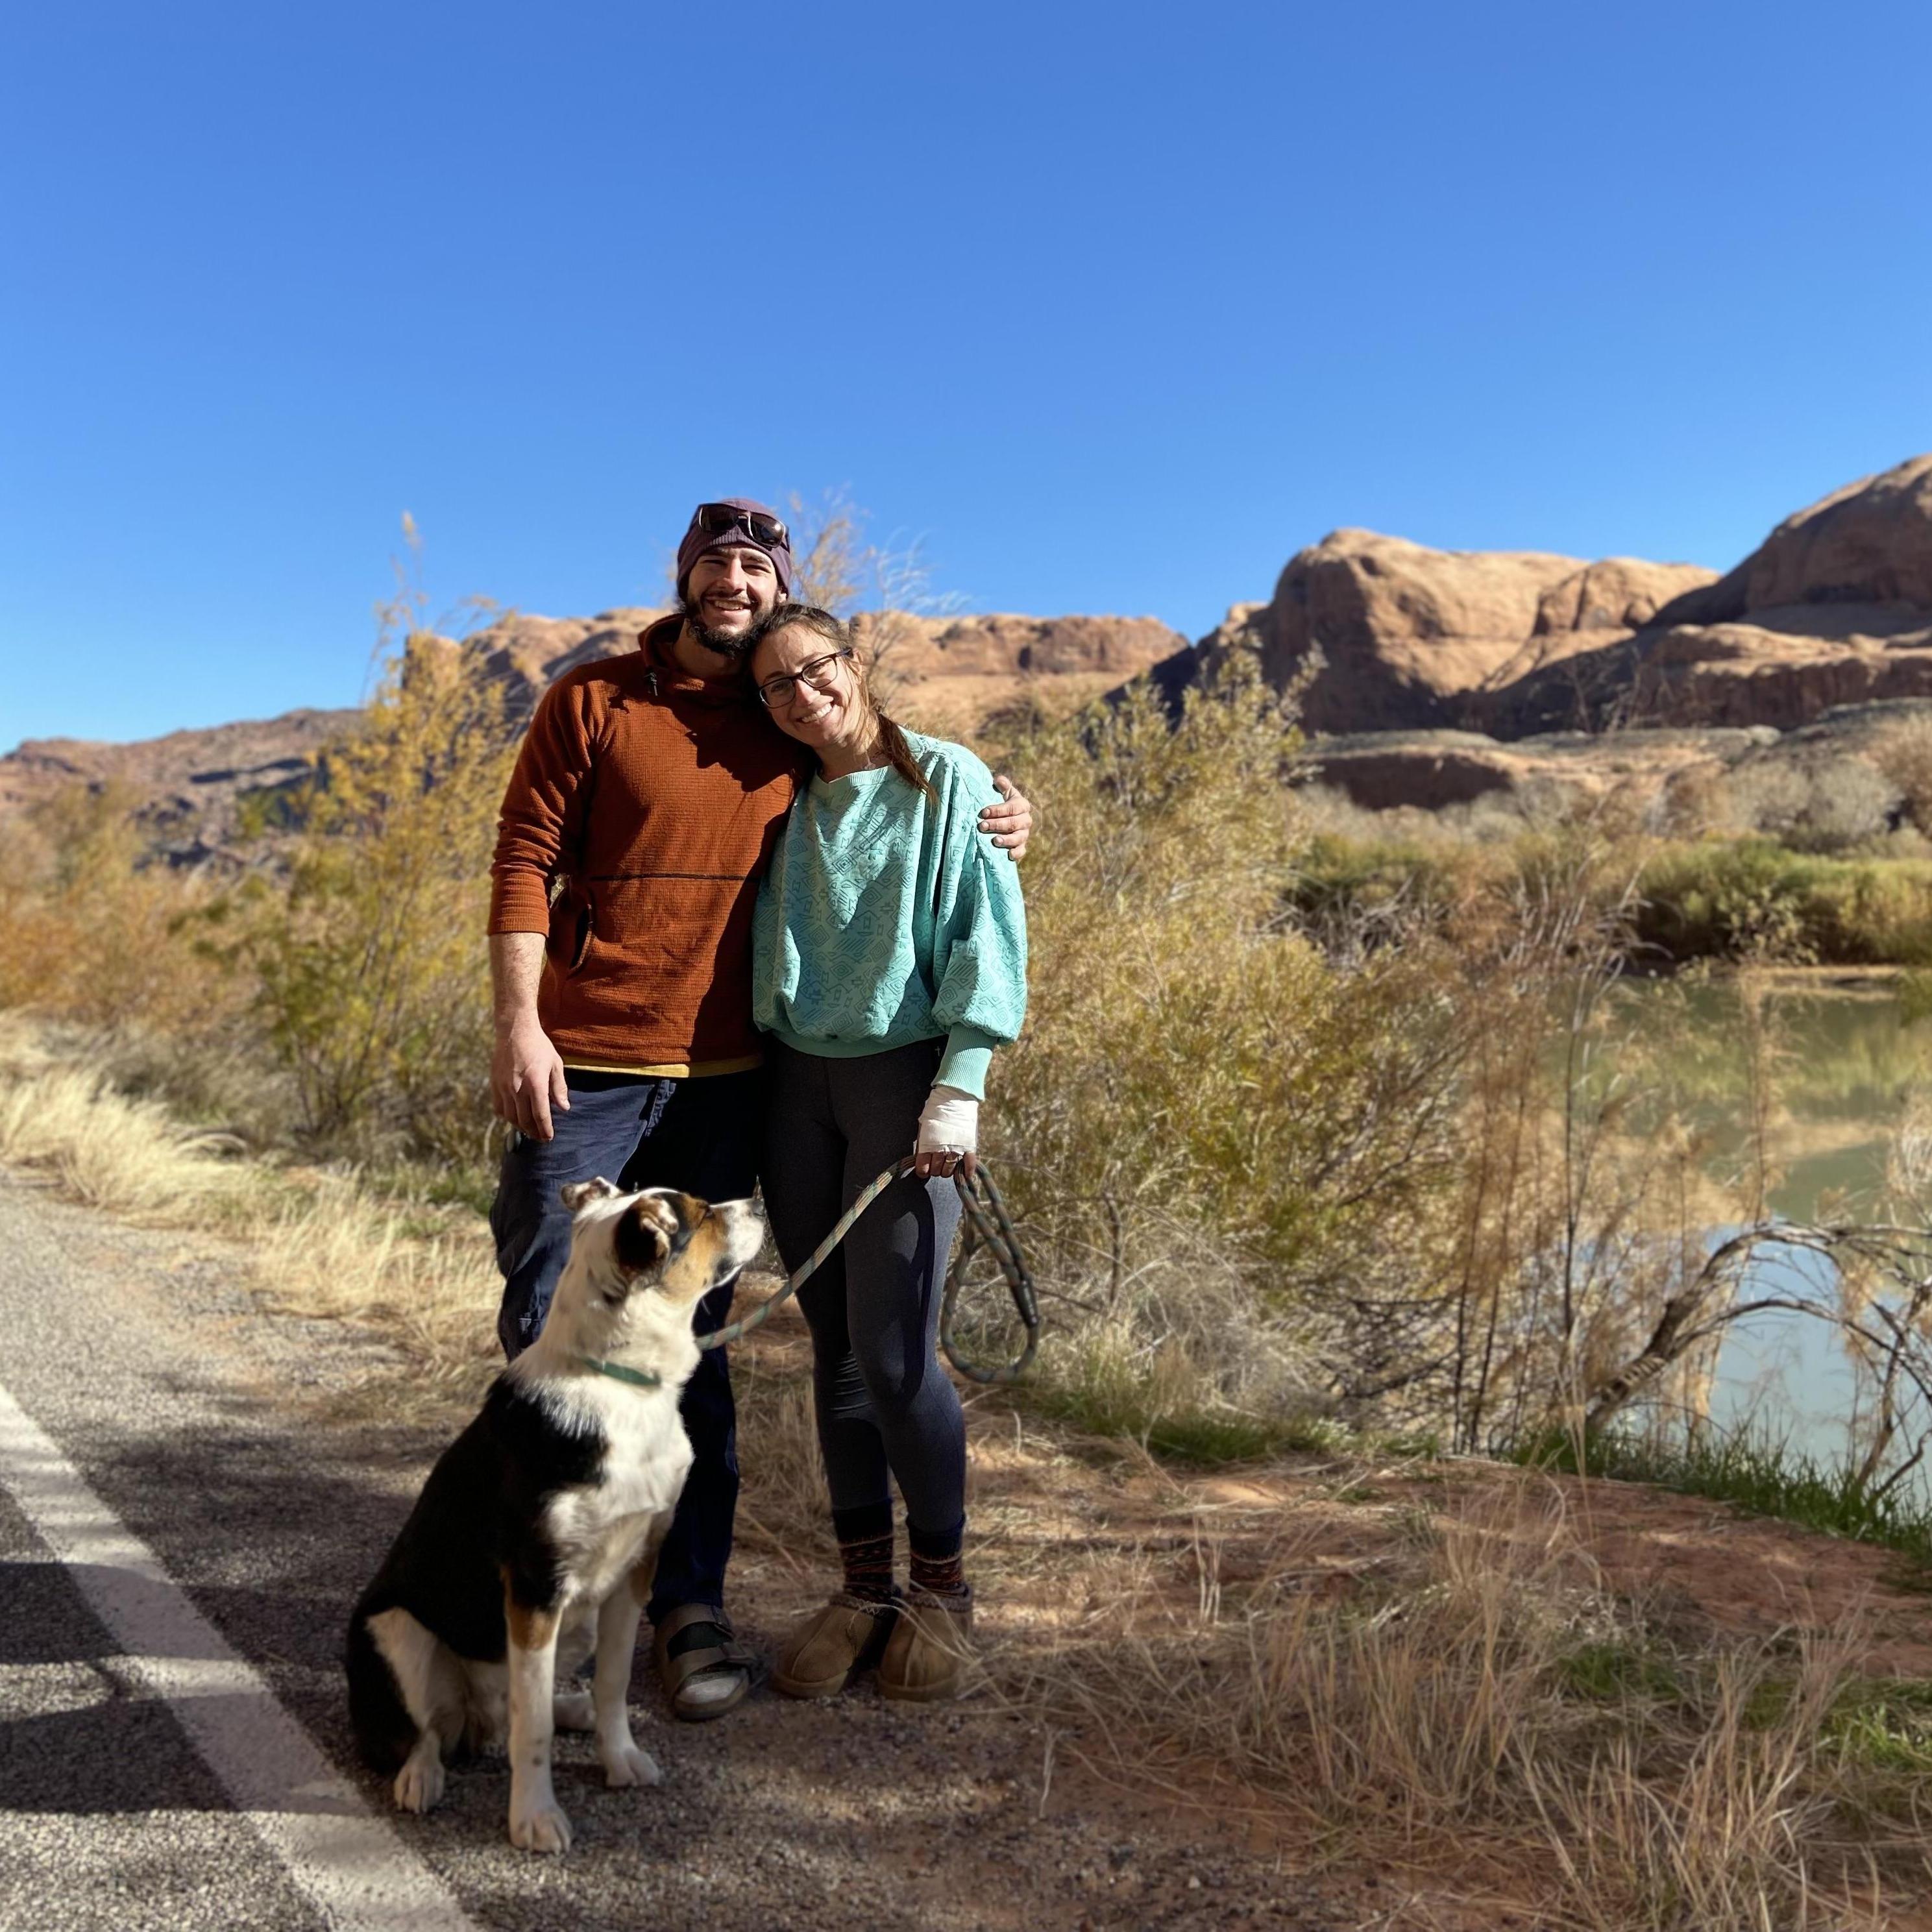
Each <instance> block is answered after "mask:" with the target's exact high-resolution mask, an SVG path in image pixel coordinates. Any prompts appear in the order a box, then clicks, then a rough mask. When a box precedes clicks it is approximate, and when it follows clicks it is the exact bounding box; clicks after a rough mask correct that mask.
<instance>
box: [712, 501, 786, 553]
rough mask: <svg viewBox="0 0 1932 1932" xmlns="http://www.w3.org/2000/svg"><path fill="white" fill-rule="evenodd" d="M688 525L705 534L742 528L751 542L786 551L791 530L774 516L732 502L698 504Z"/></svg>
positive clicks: (724, 533) (726, 534) (729, 531)
mask: <svg viewBox="0 0 1932 1932" xmlns="http://www.w3.org/2000/svg"><path fill="white" fill-rule="evenodd" d="M691 528H692V529H694V530H702V531H703V532H704V534H705V535H706V536H708V537H722V536H728V535H730V533H731V532H733V530H742V531H743V532H745V535H747V536H748V537H749V538H751V541H753V542H754V543H759V544H766V545H767V546H768V547H770V548H771V549H773V550H789V549H790V547H791V533H790V532H789V531H788V530H787V529H786V528H785V526H784V524H782V523H780V522H779V521H778V518H777V517H768V516H766V514H765V513H764V512H763V511H762V510H741V509H739V508H738V506H737V505H736V504H735V503H700V504H699V505H698V506H697V509H696V510H695V511H693V512H692V514H691Z"/></svg>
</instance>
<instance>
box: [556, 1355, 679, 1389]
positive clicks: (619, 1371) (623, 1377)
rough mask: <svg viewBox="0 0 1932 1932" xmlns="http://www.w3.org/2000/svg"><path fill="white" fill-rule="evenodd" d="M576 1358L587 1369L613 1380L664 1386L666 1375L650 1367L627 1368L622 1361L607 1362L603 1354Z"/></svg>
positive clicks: (646, 1387)
mask: <svg viewBox="0 0 1932 1932" xmlns="http://www.w3.org/2000/svg"><path fill="white" fill-rule="evenodd" d="M576 1359H577V1361H580V1362H581V1363H582V1364H583V1366H584V1367H586V1369H595V1370H596V1371H597V1373H598V1374H599V1375H600V1376H609V1377H610V1379H611V1380H612V1381H613V1382H628V1383H629V1384H630V1385H631V1388H640V1389H654V1388H662V1387H663V1386H664V1377H663V1376H660V1375H655V1374H653V1373H652V1371H651V1370H649V1369H627V1368H625V1366H624V1365H623V1364H622V1362H607V1361H604V1358H602V1357H601V1355H579V1356H578V1357H577V1358H576Z"/></svg>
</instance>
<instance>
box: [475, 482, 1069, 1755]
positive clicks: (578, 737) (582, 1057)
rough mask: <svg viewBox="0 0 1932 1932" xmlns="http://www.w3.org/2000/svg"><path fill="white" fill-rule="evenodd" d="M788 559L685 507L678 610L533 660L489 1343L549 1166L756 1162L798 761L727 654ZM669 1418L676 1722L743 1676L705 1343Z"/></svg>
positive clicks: (723, 1465) (503, 931) (1003, 784)
mask: <svg viewBox="0 0 1932 1932" xmlns="http://www.w3.org/2000/svg"><path fill="white" fill-rule="evenodd" d="M792 570H793V565H792V555H791V546H790V535H789V533H788V532H787V530H786V528H785V526H784V523H783V522H782V520H781V519H780V518H779V517H777V516H776V515H775V514H774V513H773V512H772V511H770V510H769V509H767V508H766V507H765V506H764V505H763V504H761V503H757V502H752V501H751V500H750V499H748V498H745V497H739V496H733V497H728V498H727V499H724V500H723V501H722V502H715V503H701V504H700V505H698V507H697V511H696V512H695V514H694V515H693V516H692V518H691V527H690V528H689V529H688V530H687V531H686V532H685V535H684V540H683V541H682V543H681V544H679V546H678V553H677V597H678V605H679V613H678V614H677V615H676V616H671V617H667V618H664V619H661V620H660V621H659V622H657V623H655V624H653V625H651V627H650V628H649V629H648V630H646V631H645V632H644V634H643V637H641V638H640V640H639V649H638V650H637V652H636V653H635V655H628V656H621V657H616V658H602V659H600V660H599V661H597V662H596V663H594V664H583V665H580V666H579V667H577V669H576V670H573V671H570V672H568V673H566V674H565V676H562V677H561V678H559V679H558V680H557V681H556V683H555V684H554V685H552V686H551V687H550V689H549V690H548V691H546V692H545V693H544V697H543V698H542V700H541V703H538V706H537V709H536V713H535V716H534V717H533V718H532V719H531V721H530V727H529V733H528V735H527V736H526V738H525V739H524V741H523V748H522V751H520V753H519V754H518V757H517V764H516V769H515V770H514V772H513V774H512V775H511V779H510V783H509V787H508V790H507V791H506V792H505V795H504V799H503V811H502V818H501V820H500V821H499V828H498V835H497V843H496V859H495V862H494V863H493V865H492V868H491V874H492V885H493V889H492V892H491V898H490V975H491V980H492V983H493V988H494V991H495V1010H496V1051H495V1054H494V1056H493V1059H492V1061H491V1064H490V1091H491V1094H492V1097H493V1100H494V1101H495V1104H496V1112H497V1113H498V1114H499V1115H500V1116H501V1117H502V1118H503V1119H504V1120H505V1121H508V1122H509V1123H510V1124H511V1127H513V1128H514V1130H515V1132H514V1133H513V1134H512V1135H511V1137H510V1145H509V1148H508V1151H506V1153H505V1155H504V1157H503V1166H502V1177H501V1179H500V1181H499V1184H498V1187H497V1191H496V1201H495V1203H494V1205H493V1206H492V1208H491V1209H490V1226H491V1229H492V1230H493V1232H494V1234H495V1235H496V1247H497V1262H498V1265H499V1266H500V1267H501V1268H502V1271H503V1277H504V1290H503V1302H502V1312H501V1313H500V1316H499V1319H498V1322H497V1332H498V1334H499V1336H500V1337H501V1338H502V1343H503V1349H504V1352H505V1355H510V1356H514V1355H517V1353H518V1352H520V1350H521V1349H523V1348H524V1347H525V1346H527V1345H528V1344H529V1342H530V1341H531V1340H533V1339H534V1338H535V1335H536V1333H537V1331H538V1329H539V1328H541V1327H542V1325H543V1319H544V1314H545V1313H546V1312H547V1310H548V1308H549V1305H550V1294H551V1292H552V1290H553V1289H554V1288H555V1286H556V1280H557V1277H558V1276H559V1274H560V1273H561V1272H562V1267H563V1263H564V1261H565V1257H566V1256H567V1255H568V1252H569V1247H570V1214H569V1212H568V1210H567V1209H566V1208H564V1207H563V1205H562V1202H561V1201H560V1200H559V1189H561V1188H562V1187H563V1186H564V1185H565V1184H566V1183H567V1182H569V1181H588V1180H590V1179H592V1178H595V1176H597V1175H600V1174H601V1175H604V1176H606V1177H607V1178H610V1179H611V1180H613V1181H616V1182H617V1183H618V1184H619V1185H620V1186H622V1187H626V1188H631V1187H677V1188H682V1189H685V1190H688V1191H689V1192H690V1193H694V1194H696V1195H699V1196H702V1197H703V1198H704V1199H707V1200H736V1199H742V1197H743V1196H746V1195H748V1194H749V1193H751V1190H752V1188H753V1187H754V1184H755V1183H756V1181H757V1151H758V1147H759V1142H760V1135H761V1133H762V1131H763V1114H764V1088H763V1069H762V1067H761V1064H760V1050H759V1046H758V1038H757V1032H756V1030H755V1028H754V1027H753V1025H752V1024H751V913H752V908H753V906H754V902H755V901H756V899H757V889H758V880H759V879H760V877H761V876H762V875H763V871H764V868H765V864H766V860H767V859H768V858H769V856H770V853H771V850H772V846H773V844H775V841H776V838H777V835H778V830H779V828H780V826H781V823H782V822H783V820H784V815H785V814H786V812H787V810H788V809H789V808H790V804H791V800H792V796H793V791H794V790H795V788H796V785H797V784H798V783H799V781H800V779H801V778H802V777H803V776H804V775H805V772H806V769H807V765H806V763H801V761H800V760H801V754H800V749H799V746H798V745H796V744H795V743H794V742H793V741H792V740H791V739H788V738H786V737H784V736H783V735H781V733H779V732H778V731H777V730H775V729H774V727H772V724H770V722H769V720H768V719H767V718H766V717H765V715H764V713H763V710H762V709H761V708H760V706H759V705H758V703H757V700H756V695H755V694H754V691H752V689H751V684H750V682H749V680H748V678H747V677H746V676H745V675H744V667H745V663H746V662H747V661H748V658H749V656H750V653H751V649H752V647H753V646H754V645H755V644H756V643H757V640H758V638H759V637H760V635H761V634H762V633H763V629H764V628H765V626H766V624H767V623H768V622H769V620H770V619H771V616H772V613H773V612H774V611H775V610H776V609H777V607H778V605H779V604H780V603H781V602H782V601H784V600H785V599H786V598H788V597H789V596H790V592H791V585H792ZM807 762H808V761H807ZM995 783H996V784H998V786H999V787H1000V790H1001V793H1002V795H1003V799H1004V802H1003V803H1002V804H1001V805H995V806H989V808H987V810H986V811H984V812H983V813H982V814H981V815H980V824H981V828H982V829H983V830H985V831H986V832H989V833H991V834H992V835H994V837H995V842H996V843H998V844H1000V845H1002V846H1004V847H1007V848H1008V849H1009V850H1010V851H1011V853H1012V854H1013V856H1014V857H1016V858H1017V857H1018V856H1019V854H1020V853H1021V852H1022V851H1023V850H1025V845H1026V840H1027V834H1028V829H1029V827H1030V826H1031V822H1032V814H1031V810H1030V808H1028V805H1027V802H1026V800H1025V799H1023V798H1022V797H1021V796H1019V794H1018V793H1016V791H1014V790H1013V787H1012V786H1011V785H1010V784H1009V783H1008V782H1007V781H1006V780H1004V779H1003V778H1002V779H996V780H995ZM731 1295H732V1286H731V1285H730V1284H728V1283H727V1285H726V1286H724V1287H721V1288H720V1289H717V1290H715V1292H713V1293H712V1295H710V1296H709V1297H708V1298H706V1300H705V1301H703V1302H701V1303H700V1304H699V1306H698V1309H697V1317H696V1319H697V1326H698V1328H700V1330H703V1329H709V1328H718V1327H719V1326H721V1325H722V1324H723V1322H724V1320H725V1319H726V1317H727V1313H728V1311H729V1310H730V1304H731ZM682 1414H683V1417H684V1422H685V1429H686V1430H687V1431H688V1433H689V1435H690V1437H691V1448H692V1451H693V1453H694V1458H695V1460H694V1462H693V1463H692V1465H691V1475H690V1477H689V1478H688V1481H686V1483H685V1490H684V1494H683V1496H682V1499H680V1501H679V1505H678V1509H677V1514H676V1517H675V1518H674V1520H673V1523H672V1525H671V1528H670V1532H669V1534H668V1535H667V1537H666V1538H665V1539H664V1547H663V1548H662V1550H661V1552H660V1553H659V1555H658V1568H657V1578H656V1582H655V1586H654V1587H653V1590H652V1598H651V1601H650V1603H649V1606H648V1607H647V1613H648V1615H649V1618H650V1620H651V1622H652V1625H653V1627H654V1628H655V1633H656V1635H655V1652H656V1656H657V1661H658V1671H659V1673H660V1676H661V1678H662V1679H663V1682H664V1688H665V1691H666V1694H667V1695H668V1696H669V1697H670V1700H671V1708H672V1709H673V1711H675V1712H676V1714H677V1715H679V1717H681V1718H688V1719H691V1720H694V1721H695V1720H698V1719H702V1718H715V1717H721V1716H722V1715H724V1712H727V1711H728V1710H730V1709H732V1708H733V1706H736V1704H737V1703H739V1700H741V1699H742V1697H744V1695H745V1691H747V1690H748V1688H750V1682H751V1679H750V1662H751V1660H750V1658H749V1657H748V1655H747V1654H746V1652H745V1651H744V1650H743V1649H742V1648H741V1647H740V1646H739V1645H738V1644H737V1643H736V1642H735V1641H734V1640H733V1637H732V1634H731V1626H730V1623H729V1622H728V1621H727V1619H726V1617H725V1615H724V1569H725V1565H726V1564H727V1561H728V1560H729V1559H730V1553H731V1528H732V1519H733V1515H734V1514H735V1511H736V1505H737V1497H738V1461H737V1450H736V1417H735V1412H734V1410H733V1404H732V1400H731V1386H730V1379H729V1376H728V1374H727V1370H726V1366H725V1361H724V1350H723V1349H712V1350H709V1351H707V1352H706V1355H705V1356H704V1358H703V1361H702V1363H701V1364H700V1365H699V1368H698V1370H697V1373H696V1374H695V1375H694V1376H692V1378H691V1382H690V1383H689V1384H688V1386H687V1387H686V1388H685V1393H684V1400H683V1406H682Z"/></svg>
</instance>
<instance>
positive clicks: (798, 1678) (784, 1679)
mask: <svg viewBox="0 0 1932 1932" xmlns="http://www.w3.org/2000/svg"><path fill="white" fill-rule="evenodd" d="M897 1613H898V1600H897V1599H896V1598H889V1597H888V1598H878V1597H856V1596H853V1595H852V1594H851V1593H850V1592H849V1591H845V1590H841V1591H840V1592H838V1595H836V1596H835V1597H833V1598H832V1600H831V1601H830V1602H829V1603H826V1604H820V1606H819V1607H818V1608H817V1610H814V1611H813V1612H812V1613H811V1615H810V1616H808V1617H807V1618H806V1619H805V1621H804V1622H802V1623H801V1624H800V1625H799V1626H798V1628H796V1630H794V1631H793V1632H792V1634H791V1635H790V1637H787V1639H786V1640H785V1644H784V1649H782V1650H781V1651H780V1652H778V1662H777V1663H776V1664H775V1665H773V1667H772V1689H773V1690H774V1691H783V1692H784V1694H785V1695H786V1696H787V1697H837V1696H838V1694H839V1692H840V1691H842V1690H844V1688H845V1687H846V1685H848V1684H849V1683H850V1682H851V1681H852V1679H853V1677H854V1676H856V1674H857V1673H859V1671H861V1670H864V1669H865V1667H866V1665H868V1664H871V1663H872V1662H873V1661H874V1660H875V1659H876V1658H877V1657H878V1655H879V1653H880V1651H881V1650H882V1649H883V1648H884V1646H885V1644H886V1635H887V1633H888V1632H889V1631H890V1630H891V1628H892V1622H893V1619H894V1618H895V1616H896V1614H897Z"/></svg>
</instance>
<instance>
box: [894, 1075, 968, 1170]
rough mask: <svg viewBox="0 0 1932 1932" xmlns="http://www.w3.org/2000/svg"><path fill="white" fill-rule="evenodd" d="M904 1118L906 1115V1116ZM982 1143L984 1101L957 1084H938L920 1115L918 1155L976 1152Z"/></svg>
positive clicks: (927, 1098)
mask: <svg viewBox="0 0 1932 1932" xmlns="http://www.w3.org/2000/svg"><path fill="white" fill-rule="evenodd" d="M901 1118H904V1117H903V1116H901ZM979 1145H980V1103H979V1102H978V1101H977V1100H974V1097H972V1095H971V1094H962V1093H961V1092H960V1091H959V1088H956V1087H935V1088H934V1089H933V1090H932V1092H931V1093H930V1094H927V1096H926V1108H925V1111H924V1112H922V1113H921V1114H920V1115H919V1139H918V1141H917V1142H916V1143H915V1145H914V1146H913V1153H915V1154H972V1153H974V1152H976V1151H977V1149H978V1148H979Z"/></svg>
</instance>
